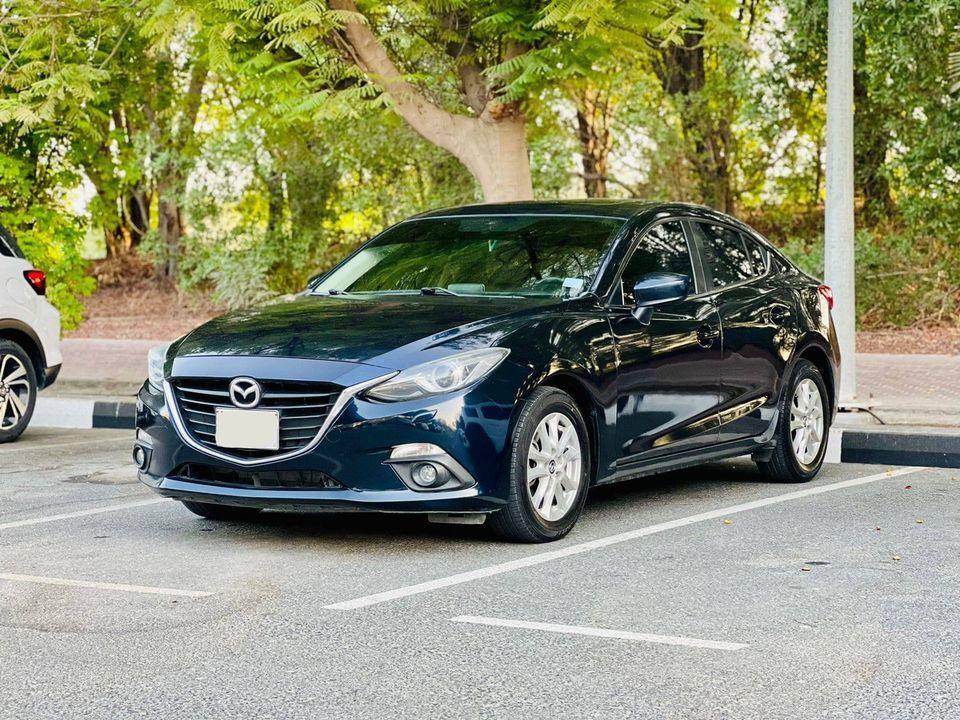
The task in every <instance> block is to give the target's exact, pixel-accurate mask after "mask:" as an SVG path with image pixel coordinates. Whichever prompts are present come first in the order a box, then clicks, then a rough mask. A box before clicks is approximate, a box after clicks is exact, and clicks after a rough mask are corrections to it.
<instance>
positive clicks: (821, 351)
mask: <svg viewBox="0 0 960 720" xmlns="http://www.w3.org/2000/svg"><path fill="white" fill-rule="evenodd" d="M832 302H833V299H832V295H831V293H830V289H829V288H827V287H826V286H824V285H821V284H820V283H819V281H817V280H816V279H814V278H812V277H810V276H808V275H806V274H804V273H802V272H800V271H799V270H798V269H797V268H796V267H795V266H794V265H792V264H791V263H790V261H789V260H787V259H786V258H785V257H784V256H783V255H781V254H780V252H779V251H777V250H776V249H775V248H773V247H772V246H771V245H770V244H769V243H768V242H767V241H766V240H764V239H763V238H762V237H761V236H759V235H758V234H757V233H756V232H754V231H753V230H752V229H750V228H749V227H747V226H746V225H744V224H743V223H740V222H738V221H736V220H734V219H733V218H730V217H728V216H726V215H722V214H720V213H716V212H713V211H710V210H707V209H705V208H702V207H696V206H690V205H679V204H654V203H642V202H636V201H622V202H620V201H583V202H549V203H520V204H505V205H483V206H471V207H465V208H458V209H454V210H443V211H438V212H432V213H427V214H425V215H420V216H417V217H414V218H411V219H410V220H406V221H404V222H401V223H399V224H398V225H395V226H393V227H391V228H389V229H388V230H386V231H384V232H383V233H381V234H380V235H378V236H377V237H376V238H374V239H373V240H371V241H370V242H368V243H366V244H365V245H363V246H362V247H361V248H360V249H358V250H357V251H356V252H355V253H353V254H352V255H351V256H350V257H348V258H347V259H346V260H344V261H343V262H342V263H340V265H338V266H337V267H335V268H334V269H333V270H331V271H330V272H329V273H327V274H326V275H324V276H322V277H321V278H319V279H318V280H317V281H315V282H314V283H312V284H311V286H310V287H309V288H308V289H307V290H306V291H305V292H303V293H302V294H300V295H297V296H295V297H292V298H285V299H283V300H281V301H278V302H274V303H272V304H267V305H263V306H260V307H255V308H251V309H247V310H241V311H237V312H233V313H229V314H226V315H223V316H222V317H219V318H216V319H214V320H212V321H210V322H208V323H207V324H205V325H203V326H201V327H199V328H197V329H196V330H194V331H193V332H191V333H189V334H188V335H186V336H185V337H183V338H180V339H179V340H177V341H176V342H174V343H172V344H170V345H169V346H163V347H160V348H155V349H154V351H152V352H151V356H150V374H149V380H148V381H147V382H146V383H145V384H144V385H143V388H142V389H141V390H140V395H139V400H140V402H139V412H138V417H137V437H136V445H135V447H134V461H135V462H136V464H137V466H138V468H139V470H140V478H141V480H142V481H143V482H145V483H146V484H148V485H149V486H151V487H152V488H154V489H155V490H156V491H157V492H158V493H160V494H161V495H165V496H168V497H173V498H176V499H178V500H181V501H182V502H183V504H184V505H185V506H186V507H187V508H189V509H190V510H191V511H193V512H195V513H197V514H199V515H202V516H203V517H207V518H213V519H225V520H241V519H250V518H253V517H255V516H256V514H257V513H259V512H260V511H261V510H263V509H276V510H289V511H304V510H322V511H331V510H376V511H385V512H415V513H427V514H429V516H430V518H431V519H432V520H436V521H441V522H462V523H482V522H484V521H486V522H487V523H488V524H489V525H490V526H491V527H492V529H493V530H494V531H496V533H497V534H498V535H500V536H501V537H504V538H508V539H510V540H517V541H527V542H542V541H548V540H555V539H557V538H560V537H563V536H564V535H565V534H566V533H567V532H569V531H570V529H571V528H572V527H573V525H574V523H576V521H577V518H578V517H579V515H580V512H581V510H582V508H583V505H584V502H585V500H586V497H587V491H588V489H589V488H590V487H591V486H593V485H600V484H604V483H610V482H616V481H619V480H626V479H630V478H636V477H639V476H642V475H648V474H651V473H655V472H661V471H664V470H670V469H674V468H678V467H683V466H688V465H692V464H696V463H700V462H703V461H706V460H714V459H718V458H728V457H735V456H739V455H750V456H752V457H753V459H754V460H755V461H756V462H757V464H758V465H759V467H760V469H761V470H762V471H763V472H764V474H765V475H766V476H767V477H768V478H770V479H771V480H773V481H776V482H802V481H805V480H809V479H811V478H812V477H813V476H814V475H816V473H817V472H818V470H819V469H820V466H821V464H822V463H823V457H824V453H825V451H826V447H827V440H828V434H829V429H830V422H831V420H832V418H833V416H834V413H835V411H836V396H837V377H838V367H839V362H840V359H839V354H838V351H837V341H836V337H835V334H834V329H833V323H832V321H831V317H830V308H831V305H832Z"/></svg>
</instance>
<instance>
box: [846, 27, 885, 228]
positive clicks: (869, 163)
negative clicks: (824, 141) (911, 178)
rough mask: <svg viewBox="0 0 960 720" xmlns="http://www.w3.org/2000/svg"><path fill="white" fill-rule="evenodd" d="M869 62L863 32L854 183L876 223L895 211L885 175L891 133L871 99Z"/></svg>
mask: <svg viewBox="0 0 960 720" xmlns="http://www.w3.org/2000/svg"><path fill="white" fill-rule="evenodd" d="M866 60H867V39H866V36H865V35H864V33H863V31H861V32H860V33H859V35H858V37H857V38H856V41H855V44H854V68H855V70H854V73H853V101H854V106H855V110H856V123H855V124H854V139H853V153H854V182H855V184H856V190H857V194H858V195H859V196H860V197H861V198H862V200H863V211H864V214H865V215H866V217H867V218H868V219H869V220H871V221H877V220H881V219H883V218H885V217H888V216H889V215H890V212H891V210H892V209H893V200H892V198H891V197H890V181H889V179H888V178H887V176H886V175H885V174H884V168H885V166H886V162H887V147H888V145H889V144H890V133H889V132H888V131H887V129H886V126H885V124H884V117H883V113H882V111H880V110H879V109H878V108H877V107H875V104H874V103H873V102H872V99H871V97H870V88H869V84H870V78H869V76H868V75H867V73H866V71H865V70H864V68H865V67H866Z"/></svg>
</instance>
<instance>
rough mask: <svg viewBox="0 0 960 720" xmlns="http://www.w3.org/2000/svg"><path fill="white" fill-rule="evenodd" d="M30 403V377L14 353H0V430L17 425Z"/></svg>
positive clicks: (9, 428) (10, 428)
mask: <svg viewBox="0 0 960 720" xmlns="http://www.w3.org/2000/svg"><path fill="white" fill-rule="evenodd" d="M29 405H30V379H29V376H28V375H27V369H26V367H24V365H23V363H22V362H21V361H20V359H19V358H17V357H16V356H14V355H0V430H12V429H13V428H15V427H17V425H19V424H20V423H21V422H22V420H23V417H24V415H26V413H27V407H28V406H29Z"/></svg>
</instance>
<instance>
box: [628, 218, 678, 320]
mask: <svg viewBox="0 0 960 720" xmlns="http://www.w3.org/2000/svg"><path fill="white" fill-rule="evenodd" d="M652 272H671V273H679V274H680V275H686V276H687V277H689V278H691V279H692V278H693V267H692V266H691V264H690V251H689V250H688V249H687V238H686V237H685V236H684V233H683V225H681V224H680V223H679V222H676V221H673V222H665V223H661V224H660V225H656V226H655V227H653V228H651V229H650V230H649V231H647V234H646V235H644V236H643V239H642V240H641V241H640V243H639V244H638V245H637V249H636V250H634V252H633V255H632V256H631V257H630V261H629V262H628V263H627V267H626V268H624V270H623V275H622V276H621V280H620V284H621V285H622V286H623V303H624V305H633V286H634V285H636V283H637V280H639V279H640V278H641V277H643V276H644V275H646V274H647V273H652Z"/></svg>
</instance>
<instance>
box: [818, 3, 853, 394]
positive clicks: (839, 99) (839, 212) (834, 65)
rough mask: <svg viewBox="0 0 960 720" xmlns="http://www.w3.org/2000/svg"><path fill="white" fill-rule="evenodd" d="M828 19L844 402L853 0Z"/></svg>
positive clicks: (849, 361)
mask: <svg viewBox="0 0 960 720" xmlns="http://www.w3.org/2000/svg"><path fill="white" fill-rule="evenodd" d="M828 12H829V15H828V21H827V34H828V38H827V202H826V223H825V224H826V227H825V238H824V260H825V263H824V264H825V266H826V268H825V269H826V278H825V280H826V283H827V285H829V286H830V287H831V288H833V297H834V301H835V302H834V314H833V321H834V323H835V324H836V327H837V336H838V338H839V340H840V352H841V354H842V355H843V362H842V366H841V371H840V402H841V404H850V403H851V402H852V401H853V400H855V398H856V395H857V365H856V360H857V356H856V347H857V346H856V342H857V338H856V294H855V289H854V272H853V267H854V251H853V234H854V226H853V0H829V10H828Z"/></svg>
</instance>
